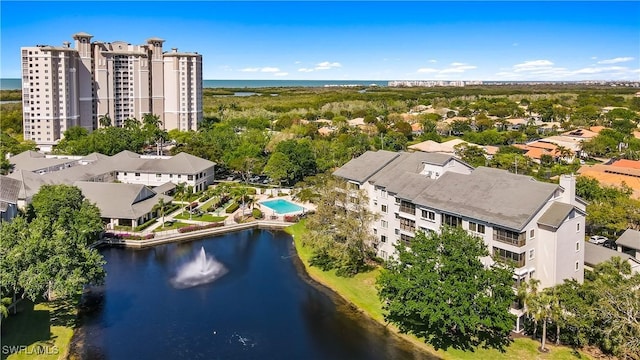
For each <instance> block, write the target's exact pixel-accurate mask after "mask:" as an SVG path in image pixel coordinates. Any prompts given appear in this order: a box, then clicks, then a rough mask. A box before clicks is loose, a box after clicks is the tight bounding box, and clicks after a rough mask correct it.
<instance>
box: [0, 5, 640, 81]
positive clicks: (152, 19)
mask: <svg viewBox="0 0 640 360" xmlns="http://www.w3.org/2000/svg"><path fill="white" fill-rule="evenodd" d="M77 32H86V33H89V34H91V35H93V36H94V37H93V39H92V40H94V41H103V42H112V41H117V40H122V41H126V42H128V43H131V44H145V43H146V39H148V38H150V37H160V38H163V39H165V40H166V42H165V44H164V49H165V50H170V49H171V48H174V47H175V48H178V49H179V51H185V52H198V53H200V54H202V55H203V78H204V79H207V80H209V79H211V80H225V79H233V80H236V79H238V80H245V79H246V80H253V79H256V80H259V79H266V80H273V79H282V80H504V81H508V80H526V81H537V80H539V81H552V80H567V81H573V80H633V81H640V2H638V1H624V2H612V1H602V2H599V1H588V2H579V1H566V2H563V1H538V2H525V1H514V2H511V1H497V2H485V1H472V2H463V1H447V2H437V1H409V2H385V1H355V2H343V1H329V2H310V1H305V2H297V1H283V2H269V1H259V2H249V1H240V2H223V1H195V2H173V1H141V2H126V1H105V2H98V1H70V2H56V1H45V2H34V1H22V2H20V1H5V0H2V1H1V2H0V77H1V78H19V77H20V47H21V46H34V45H38V44H46V45H58V46H59V45H61V44H62V43H63V42H64V41H70V42H72V43H73V39H72V35H73V34H74V33H77Z"/></svg>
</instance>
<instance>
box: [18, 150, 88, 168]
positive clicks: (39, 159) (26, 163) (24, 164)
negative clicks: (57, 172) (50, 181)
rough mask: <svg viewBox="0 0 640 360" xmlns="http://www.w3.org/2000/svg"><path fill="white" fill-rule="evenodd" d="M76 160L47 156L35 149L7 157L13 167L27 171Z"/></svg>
mask: <svg viewBox="0 0 640 360" xmlns="http://www.w3.org/2000/svg"><path fill="white" fill-rule="evenodd" d="M76 161H77V160H76V159H56V158H47V157H45V155H44V154H41V153H39V152H36V151H24V152H21V153H20V154H17V155H15V156H12V157H10V158H9V162H10V163H11V164H13V166H14V169H16V170H28V171H36V170H40V169H45V168H48V167H53V166H62V165H64V164H67V163H73V162H76Z"/></svg>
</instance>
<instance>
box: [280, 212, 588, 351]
mask: <svg viewBox="0 0 640 360" xmlns="http://www.w3.org/2000/svg"><path fill="white" fill-rule="evenodd" d="M286 231H287V232H288V233H289V234H291V235H292V236H293V237H294V242H295V246H296V251H297V252H298V256H299V257H300V259H301V260H302V262H303V263H304V265H305V267H306V269H307V272H308V273H309V276H311V278H313V279H314V280H316V281H318V282H320V283H322V284H323V285H325V286H327V287H329V288H331V289H332V290H334V291H335V292H336V293H338V294H340V295H341V296H342V297H343V298H345V299H346V300H348V301H349V302H351V303H353V304H354V305H355V306H357V307H358V308H360V309H361V310H363V311H364V312H365V313H366V314H367V315H368V316H369V317H371V318H373V319H374V320H376V321H378V322H380V323H382V324H384V323H385V322H384V318H383V312H382V303H381V302H380V300H379V299H378V293H377V291H376V288H375V283H376V278H377V276H378V274H379V273H380V271H381V269H380V268H376V269H374V270H372V271H369V272H367V273H362V274H358V275H356V276H354V277H352V278H345V277H340V276H337V275H336V274H335V270H332V271H322V270H320V269H319V268H317V267H310V266H309V258H310V257H311V249H310V248H309V247H305V246H303V245H302V241H301V236H302V234H303V233H304V232H305V231H306V229H305V227H304V221H301V222H299V223H297V224H295V225H292V226H290V227H288V228H286ZM389 328H392V329H394V331H397V328H395V327H394V326H392V325H389ZM402 336H403V337H404V338H406V339H407V340H409V341H411V342H412V343H414V344H415V345H416V346H418V347H420V348H422V349H424V350H426V351H428V352H430V353H432V354H435V355H437V356H438V357H441V358H443V359H474V360H475V359H481V360H482V359H487V360H492V359H514V360H516V359H518V360H519V359H550V360H552V359H555V360H565V359H567V360H568V359H591V358H590V357H589V356H587V355H585V354H584V353H578V352H575V351H574V350H573V349H571V348H568V347H565V346H559V347H556V346H553V345H551V344H549V342H547V344H548V347H549V349H550V351H549V352H548V353H545V354H542V353H540V352H538V350H537V348H538V347H539V346H540V343H539V342H538V341H534V340H532V339H529V338H517V339H515V340H514V342H513V343H512V344H511V346H509V348H507V351H506V352H505V353H500V352H499V351H497V350H487V349H478V350H476V351H475V352H465V351H460V350H452V349H450V350H447V351H442V350H439V351H436V350H435V349H433V348H432V347H431V346H429V345H427V344H425V343H424V342H423V341H422V340H420V339H418V338H416V337H415V336H412V335H402Z"/></svg>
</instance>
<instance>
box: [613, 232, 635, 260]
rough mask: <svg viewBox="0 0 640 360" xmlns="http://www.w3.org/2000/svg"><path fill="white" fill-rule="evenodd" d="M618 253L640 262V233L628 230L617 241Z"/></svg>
mask: <svg viewBox="0 0 640 360" xmlns="http://www.w3.org/2000/svg"><path fill="white" fill-rule="evenodd" d="M616 245H617V246H618V251H619V252H622V253H625V254H627V255H629V256H631V257H633V258H634V259H636V260H640V231H638V230H633V229H627V230H625V232H624V233H622V235H621V236H620V237H619V238H618V240H616Z"/></svg>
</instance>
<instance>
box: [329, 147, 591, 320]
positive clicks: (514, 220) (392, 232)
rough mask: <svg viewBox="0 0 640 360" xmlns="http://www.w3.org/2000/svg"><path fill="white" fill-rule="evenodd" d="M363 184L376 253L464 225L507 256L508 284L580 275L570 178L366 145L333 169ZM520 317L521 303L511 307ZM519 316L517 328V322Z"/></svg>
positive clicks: (577, 206) (578, 224) (578, 226)
mask: <svg viewBox="0 0 640 360" xmlns="http://www.w3.org/2000/svg"><path fill="white" fill-rule="evenodd" d="M334 175H335V176H337V177H340V178H342V179H344V180H346V181H347V182H348V183H349V184H350V186H349V188H351V189H360V190H364V191H365V192H366V194H367V195H368V201H369V203H368V207H369V209H370V210H371V211H372V212H374V213H375V214H377V215H378V216H377V220H376V221H375V222H374V223H373V224H372V228H371V232H372V233H373V234H374V236H375V238H376V241H375V243H374V247H375V248H376V251H377V253H378V255H379V256H380V257H382V258H385V259H386V258H388V257H390V256H393V255H394V253H395V245H396V244H397V243H399V242H401V241H403V242H405V243H407V244H408V243H410V242H411V241H412V240H413V238H414V237H415V234H416V232H417V231H423V232H439V231H440V228H441V227H442V226H443V225H449V226H454V227H462V228H463V229H466V230H467V231H469V232H470V233H471V234H473V235H475V236H478V237H479V238H481V239H482V240H483V241H484V243H485V244H486V245H487V247H488V249H489V253H490V255H491V256H488V257H486V258H483V259H481V260H482V262H483V263H484V264H485V265H486V266H490V265H492V264H493V262H494V261H505V262H509V263H511V264H513V266H514V267H515V270H514V286H517V285H519V284H520V283H521V282H523V281H527V280H528V279H530V278H535V279H538V280H540V287H541V288H546V287H550V286H553V285H556V284H560V283H562V282H563V281H564V280H565V279H575V280H577V281H579V282H582V281H583V279H584V234H585V215H586V213H585V203H584V202H582V201H581V200H580V199H579V198H576V196H575V178H574V177H573V176H561V178H560V184H559V185H556V184H550V183H543V182H538V181H536V180H534V179H533V178H531V177H529V176H524V175H515V174H512V173H509V172H507V171H504V170H499V169H493V168H487V167H478V168H475V169H474V168H473V167H471V166H469V165H467V164H465V163H464V162H462V161H460V160H458V159H456V158H455V157H453V156H450V155H444V154H437V153H422V152H415V153H394V152H389V151H376V152H372V151H369V152H366V153H365V154H363V155H362V156H360V157H358V158H356V159H353V160H351V161H349V162H348V163H347V164H345V165H344V166H342V167H341V168H339V169H338V170H336V171H335V172H334ZM514 314H516V315H518V320H520V316H522V312H521V311H516V310H514ZM520 328H521V324H520V321H518V323H517V324H516V330H520Z"/></svg>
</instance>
